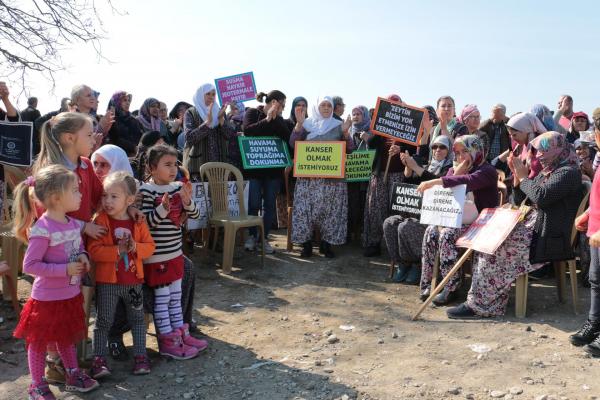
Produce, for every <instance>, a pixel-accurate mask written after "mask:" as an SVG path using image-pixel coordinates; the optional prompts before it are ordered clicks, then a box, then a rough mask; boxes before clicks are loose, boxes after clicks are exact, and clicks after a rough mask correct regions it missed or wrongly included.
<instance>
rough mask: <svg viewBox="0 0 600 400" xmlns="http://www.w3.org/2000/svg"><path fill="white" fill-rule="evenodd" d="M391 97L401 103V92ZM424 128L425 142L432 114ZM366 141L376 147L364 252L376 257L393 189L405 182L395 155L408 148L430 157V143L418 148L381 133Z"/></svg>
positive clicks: (425, 120)
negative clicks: (383, 135) (399, 94)
mask: <svg viewBox="0 0 600 400" xmlns="http://www.w3.org/2000/svg"><path fill="white" fill-rule="evenodd" d="M388 100H392V101H396V102H400V103H402V99H400V96H398V95H395V94H392V95H390V96H388ZM423 129H424V130H425V133H424V134H423V139H422V140H423V141H425V142H426V141H427V138H429V135H430V133H431V132H430V130H431V120H430V119H429V118H424V119H423ZM367 145H368V146H369V149H374V150H375V160H374V161H373V172H372V173H371V179H370V180H369V189H368V191H367V199H366V202H365V213H364V219H363V234H362V242H363V243H362V244H363V247H364V248H365V251H364V256H365V257H373V256H378V255H380V254H381V241H382V239H383V221H384V220H385V219H386V218H387V217H388V216H389V208H390V207H389V202H390V198H391V195H392V190H393V188H394V185H395V184H397V183H400V182H402V180H403V178H404V175H403V172H404V165H402V161H401V160H400V157H394V156H395V155H397V154H399V153H402V152H404V151H408V152H409V153H410V154H415V153H418V154H420V155H421V156H423V155H424V156H425V157H427V153H428V145H427V143H425V144H423V145H421V146H420V148H419V149H418V151H417V148H416V147H415V146H409V145H407V144H404V143H401V142H396V141H394V140H393V139H389V138H384V137H382V136H380V135H372V136H371V137H370V138H368V140H367ZM388 165H389V167H388ZM386 170H387V176H386Z"/></svg>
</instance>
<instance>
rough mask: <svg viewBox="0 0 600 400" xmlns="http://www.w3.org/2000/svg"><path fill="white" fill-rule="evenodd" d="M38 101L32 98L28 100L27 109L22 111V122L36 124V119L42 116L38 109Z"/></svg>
mask: <svg viewBox="0 0 600 400" xmlns="http://www.w3.org/2000/svg"><path fill="white" fill-rule="evenodd" d="M37 105H38V99H37V97H30V98H28V99H27V108H26V109H24V110H23V111H21V121H26V122H34V121H35V120H36V119H38V118H39V117H41V116H42V114H41V113H40V111H39V110H38V109H37Z"/></svg>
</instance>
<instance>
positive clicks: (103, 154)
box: [90, 144, 133, 182]
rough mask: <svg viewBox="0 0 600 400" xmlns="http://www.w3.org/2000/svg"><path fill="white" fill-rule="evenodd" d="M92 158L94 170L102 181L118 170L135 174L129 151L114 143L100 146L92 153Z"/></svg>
mask: <svg viewBox="0 0 600 400" xmlns="http://www.w3.org/2000/svg"><path fill="white" fill-rule="evenodd" d="M90 160H91V161H92V165H93V167H94V172H95V173H96V176H97V177H98V179H100V181H101V182H102V181H104V178H105V177H106V176H108V175H109V174H112V173H113V172H117V171H124V172H126V173H128V174H129V175H131V176H133V169H131V164H130V163H129V158H127V153H125V151H124V150H123V149H122V148H120V147H118V146H115V145H114V144H105V145H104V146H102V147H100V148H99V149H98V150H96V151H95V152H93V153H92V156H91V157H90Z"/></svg>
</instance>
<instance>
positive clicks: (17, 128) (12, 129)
mask: <svg viewBox="0 0 600 400" xmlns="http://www.w3.org/2000/svg"><path fill="white" fill-rule="evenodd" d="M32 139H33V123H31V122H8V121H0V162H3V163H6V164H10V165H15V166H17V167H30V166H31V161H32V156H33V154H32V153H33V142H32Z"/></svg>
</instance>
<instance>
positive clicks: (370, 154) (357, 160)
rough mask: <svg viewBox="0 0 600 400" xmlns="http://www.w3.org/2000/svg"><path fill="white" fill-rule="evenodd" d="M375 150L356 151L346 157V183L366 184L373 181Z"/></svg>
mask: <svg viewBox="0 0 600 400" xmlns="http://www.w3.org/2000/svg"><path fill="white" fill-rule="evenodd" d="M373 160H375V150H365V151H354V152H352V153H350V154H348V155H346V179H345V181H346V182H366V181H368V180H369V179H371V170H372V169H373Z"/></svg>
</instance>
